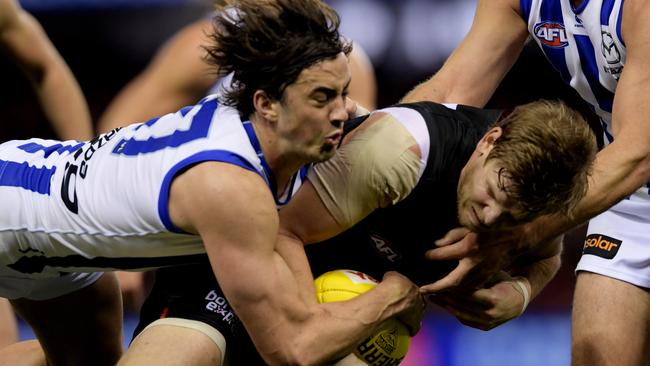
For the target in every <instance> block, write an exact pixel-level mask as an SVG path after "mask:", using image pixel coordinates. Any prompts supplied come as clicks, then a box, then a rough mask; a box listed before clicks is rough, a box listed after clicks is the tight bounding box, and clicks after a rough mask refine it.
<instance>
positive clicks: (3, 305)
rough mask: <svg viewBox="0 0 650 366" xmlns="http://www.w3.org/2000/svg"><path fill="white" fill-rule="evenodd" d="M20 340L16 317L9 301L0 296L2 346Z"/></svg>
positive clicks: (0, 341) (0, 342) (0, 336)
mask: <svg viewBox="0 0 650 366" xmlns="http://www.w3.org/2000/svg"><path fill="white" fill-rule="evenodd" d="M17 341H18V326H17V325H16V317H15V316H14V311H13V310H12V309H11V305H10V304H9V301H8V300H7V299H4V298H0V348H2V347H4V346H8V345H10V344H12V343H15V342H17Z"/></svg>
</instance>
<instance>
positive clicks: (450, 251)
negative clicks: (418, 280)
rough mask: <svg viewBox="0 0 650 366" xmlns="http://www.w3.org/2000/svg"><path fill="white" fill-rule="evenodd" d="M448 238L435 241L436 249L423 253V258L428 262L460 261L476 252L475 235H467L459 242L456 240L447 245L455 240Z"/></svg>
mask: <svg viewBox="0 0 650 366" xmlns="http://www.w3.org/2000/svg"><path fill="white" fill-rule="evenodd" d="M450 238H451V237H449V236H445V238H443V239H440V240H438V241H436V245H438V248H434V249H431V250H428V251H426V253H424V256H425V258H427V259H429V260H448V259H460V258H464V257H467V256H469V255H471V254H473V253H476V251H477V250H478V245H477V242H476V235H475V234H474V233H469V234H467V235H465V236H463V237H462V238H461V239H460V240H459V241H458V240H457V241H454V242H453V243H448V240H455V238H451V239H450ZM439 243H443V244H439Z"/></svg>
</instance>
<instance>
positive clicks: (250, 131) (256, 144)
mask: <svg viewBox="0 0 650 366" xmlns="http://www.w3.org/2000/svg"><path fill="white" fill-rule="evenodd" d="M242 125H243V126H244V129H245V130H246V134H247V135H248V140H249V141H250V142H251V145H252V146H253V149H255V153H256V154H257V157H259V158H260V162H261V163H262V169H264V174H265V175H266V177H267V179H268V182H269V188H270V189H271V192H272V193H273V198H275V202H276V203H278V198H277V192H278V185H277V183H276V181H275V175H273V171H272V170H271V167H270V166H269V163H267V162H266V159H265V158H264V153H263V152H262V146H261V145H260V141H259V140H258V139H257V135H256V134H255V129H254V128H253V124H252V123H251V121H250V120H247V121H244V122H242Z"/></svg>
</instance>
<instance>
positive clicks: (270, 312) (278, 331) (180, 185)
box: [170, 162, 305, 351]
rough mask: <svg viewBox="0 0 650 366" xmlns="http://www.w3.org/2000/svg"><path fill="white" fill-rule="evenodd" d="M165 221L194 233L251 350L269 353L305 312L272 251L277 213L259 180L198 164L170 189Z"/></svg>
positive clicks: (293, 282) (222, 166)
mask: <svg viewBox="0 0 650 366" xmlns="http://www.w3.org/2000/svg"><path fill="white" fill-rule="evenodd" d="M170 216H171V218H172V221H173V222H174V224H176V225H177V226H179V227H182V228H183V229H185V230H190V231H196V232H198V233H199V235H200V236H201V238H202V240H203V242H204V245H205V248H206V251H207V253H208V256H209V258H210V263H211V265H212V268H213V271H214V273H215V275H216V277H217V280H218V281H219V284H220V286H221V288H222V289H223V291H224V293H225V295H226V297H227V298H228V301H229V302H230V303H231V305H232V306H233V308H234V309H235V311H236V312H237V314H238V316H239V317H240V318H241V319H242V321H243V322H244V325H245V326H246V328H247V329H248V330H249V332H250V334H251V335H252V337H253V339H254V340H255V341H256V344H257V345H258V346H259V347H271V348H272V347H273V344H274V339H275V337H278V338H279V339H281V338H282V337H286V336H287V335H286V334H282V332H284V331H287V330H289V329H290V328H287V327H283V326H280V325H282V324H286V323H287V322H288V321H289V319H288V317H287V315H288V314H295V316H296V317H299V316H301V314H300V312H301V311H304V309H305V307H304V305H302V304H300V303H299V301H300V297H299V296H298V289H297V284H296V280H295V278H294V277H293V275H292V273H291V270H290V268H289V266H288V265H287V263H286V262H285V261H284V259H283V258H282V257H281V256H280V255H279V253H278V252H277V251H276V240H277V229H278V217H277V211H276V208H275V202H274V200H273V197H272V196H271V194H270V191H269V189H268V187H267V186H266V184H265V183H264V181H263V180H262V178H260V177H259V176H258V175H257V174H256V173H253V172H250V171H247V170H244V169H242V168H239V167H236V166H232V165H229V164H225V163H215V162H210V163H201V164H199V165H197V166H195V167H193V168H191V169H189V170H188V171H187V172H185V173H183V174H182V175H180V176H179V177H177V178H176V179H175V180H174V182H173V183H172V188H171V194H170ZM301 309H302V310H301ZM271 334H275V336H274V337H270V338H269V337H261V336H260V335H271ZM266 351H269V349H268V348H267V349H266Z"/></svg>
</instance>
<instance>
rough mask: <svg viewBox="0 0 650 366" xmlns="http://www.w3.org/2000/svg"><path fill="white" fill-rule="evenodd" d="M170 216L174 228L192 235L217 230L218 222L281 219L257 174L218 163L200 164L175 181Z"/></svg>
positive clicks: (265, 186)
mask: <svg viewBox="0 0 650 366" xmlns="http://www.w3.org/2000/svg"><path fill="white" fill-rule="evenodd" d="M169 214H170V218H171V220H172V222H173V223H174V225H176V226H177V227H179V228H181V229H183V230H185V231H187V232H192V233H199V232H202V231H204V228H206V227H215V228H216V225H215V222H217V221H224V220H225V221H230V222H234V221H235V220H240V219H243V220H246V219H250V220H251V221H254V218H253V217H254V216H255V215H262V216H268V215H270V216H274V215H275V216H277V214H276V209H275V204H274V200H273V197H272V195H271V192H270V190H269V188H268V186H267V185H266V183H265V181H264V180H263V179H262V178H261V177H260V176H259V175H258V174H257V173H256V172H252V171H250V170H247V169H245V168H242V167H239V166H236V165H233V164H229V163H222V162H215V161H209V162H203V163H199V164H197V165H195V166H193V167H191V168H189V169H188V170H186V171H185V172H183V173H182V174H180V175H179V176H177V177H176V178H175V179H174V181H173V182H172V186H171V189H170V194H169Z"/></svg>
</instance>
